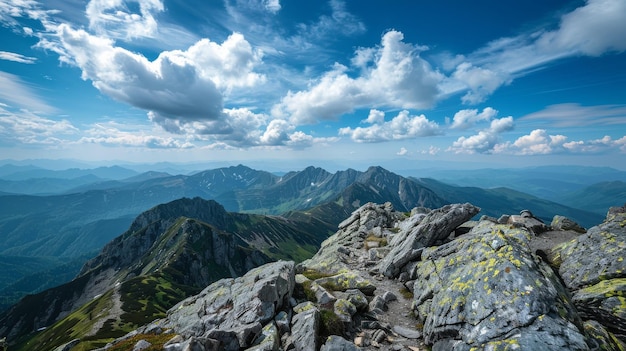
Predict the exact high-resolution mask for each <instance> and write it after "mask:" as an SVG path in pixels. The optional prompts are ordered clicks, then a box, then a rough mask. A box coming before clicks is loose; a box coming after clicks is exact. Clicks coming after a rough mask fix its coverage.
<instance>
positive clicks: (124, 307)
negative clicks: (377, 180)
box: [0, 198, 334, 350]
mask: <svg viewBox="0 0 626 351" xmlns="http://www.w3.org/2000/svg"><path fill="white" fill-rule="evenodd" d="M302 228H309V229H310V230H308V231H305V230H303V229H302ZM333 230H334V229H333ZM330 233H331V230H330V229H329V228H327V227H325V226H321V227H319V226H318V227H311V226H309V225H304V226H302V225H300V223H299V222H297V221H294V220H290V219H286V218H282V217H274V216H262V215H252V214H239V213H231V212H227V211H226V210H224V208H223V207H222V206H221V205H219V204H218V203H216V202H215V201H210V200H203V199H200V198H194V199H187V198H185V199H180V200H176V201H173V202H170V203H167V204H163V205H159V206H156V207H154V208H153V209H151V210H149V211H146V212H144V213H142V214H141V215H140V216H138V217H137V218H136V219H135V220H134V221H133V223H132V224H131V226H130V227H129V229H128V230H127V231H126V232H125V233H123V234H122V235H120V236H119V237H117V238H116V239H115V240H113V241H112V242H110V243H109V244H107V245H106V246H105V247H104V248H103V249H102V251H101V252H100V254H99V255H98V256H96V257H95V258H93V259H92V260H90V261H89V262H87V263H86V264H85V265H84V266H83V268H82V270H81V272H80V274H79V275H78V276H77V277H76V278H75V279H74V280H72V281H71V282H69V283H66V284H63V285H61V286H59V287H56V288H52V289H49V290H46V291H44V292H41V293H39V294H35V295H30V296H27V297H25V298H24V299H23V300H22V301H21V302H20V303H18V304H16V305H15V306H13V307H12V308H11V309H10V310H8V311H7V312H6V313H4V314H3V315H2V316H1V317H0V335H8V336H9V339H11V340H17V341H18V346H16V347H15V350H20V349H22V350H33V349H37V350H43V349H47V347H48V346H47V345H50V343H51V342H52V343H55V344H56V345H58V344H59V343H63V342H67V341H70V340H72V339H74V338H76V337H78V336H80V337H81V338H82V337H84V336H88V337H87V338H86V339H87V340H88V344H89V347H91V348H94V347H101V346H104V344H105V343H106V342H107V341H108V340H110V338H111V337H116V336H121V335H124V334H125V333H126V332H128V331H130V330H132V328H134V327H136V326H137V325H140V324H143V323H147V322H149V321H152V320H153V319H155V318H157V317H159V316H162V315H163V313H164V312H165V311H166V310H167V309H168V308H170V307H171V306H173V304H174V303H176V302H178V301H179V300H180V299H182V298H184V297H186V296H188V295H190V294H192V293H197V292H198V291H199V290H200V289H202V288H203V287H205V286H206V285H208V284H209V283H211V282H214V281H216V280H218V279H220V278H223V277H231V276H239V275H243V274H244V273H245V272H247V271H248V270H249V269H251V268H253V267H256V266H258V265H261V264H263V263H266V262H269V261H270V260H276V259H281V258H282V259H295V260H297V261H299V260H302V259H304V258H308V257H310V256H312V255H313V253H315V252H316V251H317V249H318V248H319V245H320V244H321V242H322V240H324V239H326V238H327V237H328V236H329V235H330ZM63 318H64V319H63ZM56 321H58V322H57V323H55V322H56ZM112 321H115V322H114V323H112ZM76 325H80V328H75V326H76ZM42 327H48V328H47V329H46V330H45V331H43V332H41V333H39V334H38V335H37V336H36V338H35V339H33V340H31V341H30V342H29V343H28V344H27V345H21V346H19V341H20V340H24V339H22V338H23V337H26V336H27V335H28V334H29V333H31V332H32V331H34V330H37V329H40V328H42ZM88 330H91V332H86V331H88ZM91 348H89V349H91ZM12 349H13V348H12Z"/></svg>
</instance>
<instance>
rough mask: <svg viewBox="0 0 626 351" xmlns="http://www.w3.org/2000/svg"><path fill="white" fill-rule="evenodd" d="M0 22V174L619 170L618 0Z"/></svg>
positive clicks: (52, 9)
mask: <svg viewBox="0 0 626 351" xmlns="http://www.w3.org/2000/svg"><path fill="white" fill-rule="evenodd" d="M0 23H1V24H2V26H1V27H0V31H1V35H2V41H1V44H0V159H17V160H19V159H36V158H53V159H56V158H58V159H62V158H72V159H80V160H90V161H113V160H115V161H129V162H159V161H169V162H191V161H231V162H242V163H246V162H253V161H254V162H259V161H264V160H266V161H268V162H273V163H281V162H284V163H286V164H289V162H293V161H295V160H300V161H301V162H310V163H323V162H332V163H334V164H337V165H341V166H345V167H341V166H340V167H339V168H346V167H355V166H358V165H365V164H368V163H369V164H394V165H396V167H403V168H405V169H406V168H411V167H413V166H416V167H417V165H421V166H423V165H424V164H428V163H429V162H440V161H451V162H458V163H459V164H461V163H464V164H475V165H477V166H478V165H480V166H486V165H489V166H503V167H514V166H528V165H539V164H580V165H610V166H614V167H617V168H622V169H623V168H624V167H626V165H624V164H626V162H624V160H626V157H625V156H626V53H625V51H626V1H624V0H588V1H566V0H561V1H557V0H546V1H491V0H477V1H472V2H468V1H461V0H444V1H409V0H406V1H400V0H395V1H385V2H383V1H373V0H360V1H339V0H331V1H285V0H223V1H218V0H211V1H183V0H177V1H169V0H137V1H124V0H91V1H77V0H64V1H59V0H52V1H50V0H47V1H36V0H3V1H2V2H0ZM303 160H304V161H303Z"/></svg>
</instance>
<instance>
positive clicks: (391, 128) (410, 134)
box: [339, 110, 441, 143]
mask: <svg viewBox="0 0 626 351" xmlns="http://www.w3.org/2000/svg"><path fill="white" fill-rule="evenodd" d="M379 114H380V112H379V111H374V112H370V116H372V115H379ZM369 121H370V118H368V119H367V120H365V121H364V122H366V123H371V122H369ZM372 122H374V123H373V124H372V125H370V126H368V127H356V128H351V127H345V128H340V129H339V135H347V136H349V137H350V138H351V139H352V140H353V141H356V142H358V143H376V142H383V141H391V140H404V139H412V138H418V137H425V136H432V135H437V134H440V133H441V129H440V127H439V125H438V124H437V123H436V122H434V121H430V120H428V118H426V116H424V115H418V116H411V115H410V114H409V111H406V110H404V111H400V113H398V115H397V116H395V117H394V118H392V119H391V120H390V121H387V122H385V121H384V119H380V118H378V117H377V118H375V119H372Z"/></svg>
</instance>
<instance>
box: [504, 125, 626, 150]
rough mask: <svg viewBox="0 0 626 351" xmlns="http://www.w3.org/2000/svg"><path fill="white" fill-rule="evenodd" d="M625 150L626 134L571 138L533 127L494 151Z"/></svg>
mask: <svg viewBox="0 0 626 351" xmlns="http://www.w3.org/2000/svg"><path fill="white" fill-rule="evenodd" d="M616 150H617V151H620V152H626V136H623V137H621V138H619V139H613V138H612V137H610V136H608V135H606V136H604V137H602V138H600V139H591V140H572V141H568V137H567V136H565V135H561V134H556V135H551V134H549V133H548V132H547V131H546V130H545V129H535V130H533V131H531V132H530V133H529V134H527V135H523V136H521V137H519V138H517V139H516V140H515V141H513V142H506V143H502V144H498V145H496V147H495V148H494V153H499V154H512V155H547V154H568V153H571V154H598V153H608V152H613V151H616Z"/></svg>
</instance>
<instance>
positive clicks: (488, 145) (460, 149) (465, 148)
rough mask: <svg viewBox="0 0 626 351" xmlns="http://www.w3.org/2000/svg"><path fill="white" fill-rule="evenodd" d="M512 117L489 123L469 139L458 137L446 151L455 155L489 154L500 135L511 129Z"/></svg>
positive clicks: (512, 124)
mask: <svg viewBox="0 0 626 351" xmlns="http://www.w3.org/2000/svg"><path fill="white" fill-rule="evenodd" d="M513 126H514V123H513V117H511V116H509V117H504V118H499V119H494V120H492V121H491V124H490V126H489V128H486V129H483V130H481V131H479V132H478V134H475V135H472V136H469V137H464V136H462V137H459V138H458V139H457V140H456V141H455V142H454V143H452V146H451V147H450V148H449V149H448V151H453V152H455V153H467V154H475V153H491V152H493V150H494V148H495V147H496V146H497V145H498V142H499V141H500V134H502V133H504V132H507V131H510V130H512V129H513Z"/></svg>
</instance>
